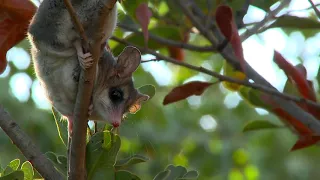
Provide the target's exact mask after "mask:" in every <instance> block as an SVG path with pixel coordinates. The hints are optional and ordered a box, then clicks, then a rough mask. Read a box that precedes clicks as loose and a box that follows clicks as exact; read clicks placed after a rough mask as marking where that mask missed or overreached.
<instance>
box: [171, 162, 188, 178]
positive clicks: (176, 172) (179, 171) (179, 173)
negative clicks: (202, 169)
mask: <svg viewBox="0 0 320 180" xmlns="http://www.w3.org/2000/svg"><path fill="white" fill-rule="evenodd" d="M166 170H169V171H170V175H169V176H168V178H167V179H168V180H169V179H178V178H181V177H183V176H184V175H185V174H186V173H187V169H186V168H185V167H182V166H174V165H169V166H168V167H167V168H166Z"/></svg>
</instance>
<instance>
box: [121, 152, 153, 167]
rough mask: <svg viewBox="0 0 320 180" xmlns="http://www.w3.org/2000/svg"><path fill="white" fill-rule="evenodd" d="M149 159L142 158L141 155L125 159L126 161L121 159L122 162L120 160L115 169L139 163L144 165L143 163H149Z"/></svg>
mask: <svg viewBox="0 0 320 180" xmlns="http://www.w3.org/2000/svg"><path fill="white" fill-rule="evenodd" d="M148 160H149V159H148V158H147V157H144V156H141V155H138V154H135V155H133V156H131V157H128V158H125V159H121V160H118V161H117V163H116V165H115V167H116V168H121V167H124V166H130V165H133V164H138V163H142V162H146V161H148Z"/></svg>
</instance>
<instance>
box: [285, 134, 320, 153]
mask: <svg viewBox="0 0 320 180" xmlns="http://www.w3.org/2000/svg"><path fill="white" fill-rule="evenodd" d="M318 141H320V136H303V137H300V139H299V140H298V141H297V142H296V144H295V145H294V146H293V147H292V148H291V150H290V151H295V150H298V149H303V148H306V147H309V146H312V145H314V144H316V143H317V142H318Z"/></svg>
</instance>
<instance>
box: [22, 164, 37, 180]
mask: <svg viewBox="0 0 320 180" xmlns="http://www.w3.org/2000/svg"><path fill="white" fill-rule="evenodd" d="M21 170H22V171H23V174H24V180H33V176H34V172H33V167H32V165H31V163H30V162H29V161H26V162H24V163H23V164H22V165H21Z"/></svg>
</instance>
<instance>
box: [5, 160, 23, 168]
mask: <svg viewBox="0 0 320 180" xmlns="http://www.w3.org/2000/svg"><path fill="white" fill-rule="evenodd" d="M8 166H9V167H11V168H12V169H13V170H15V171H16V170H18V168H19V166H20V159H14V160H12V161H11V162H10V163H9V165H8Z"/></svg>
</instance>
